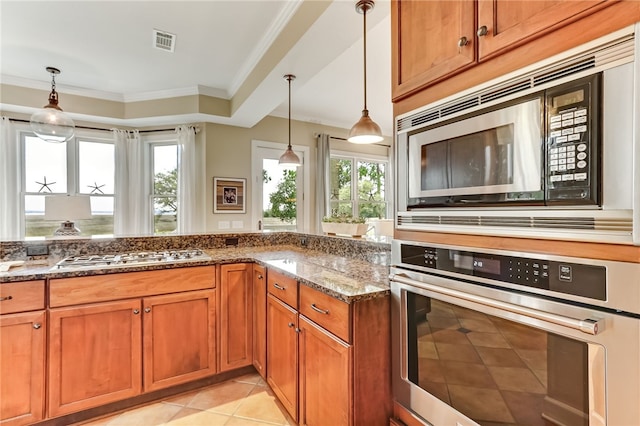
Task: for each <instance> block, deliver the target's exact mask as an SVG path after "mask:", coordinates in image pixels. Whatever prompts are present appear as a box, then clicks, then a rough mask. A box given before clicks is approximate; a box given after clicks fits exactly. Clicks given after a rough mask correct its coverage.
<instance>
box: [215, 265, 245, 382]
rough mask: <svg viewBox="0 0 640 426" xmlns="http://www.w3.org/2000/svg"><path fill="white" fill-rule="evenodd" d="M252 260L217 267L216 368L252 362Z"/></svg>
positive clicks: (226, 367)
mask: <svg viewBox="0 0 640 426" xmlns="http://www.w3.org/2000/svg"><path fill="white" fill-rule="evenodd" d="M251 266H252V264H250V263H238V264H232V265H222V266H221V267H220V295H219V296H220V305H219V308H218V321H219V324H220V333H219V336H220V340H219V344H220V346H219V347H220V358H219V362H220V372H222V371H227V370H233V369H234V368H239V367H244V366H246V365H251V363H252V362H253V351H252V346H253V341H252V329H253V324H252V317H253V315H252V311H253V310H252V306H253V282H252V272H253V269H252V267H251Z"/></svg>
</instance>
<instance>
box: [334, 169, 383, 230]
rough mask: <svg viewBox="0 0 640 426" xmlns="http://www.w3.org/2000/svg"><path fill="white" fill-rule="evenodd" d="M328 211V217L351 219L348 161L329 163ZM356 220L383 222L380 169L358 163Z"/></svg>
mask: <svg viewBox="0 0 640 426" xmlns="http://www.w3.org/2000/svg"><path fill="white" fill-rule="evenodd" d="M331 167H332V184H331V187H332V189H331V191H332V192H331V211H332V216H339V217H344V216H351V215H353V213H354V206H353V202H352V200H351V174H352V173H351V172H352V170H351V167H352V161H351V160H348V159H337V158H335V159H332V160H331ZM356 173H357V177H358V216H359V217H362V218H385V217H386V216H387V214H386V208H387V206H386V203H385V200H384V174H385V170H384V165H383V164H381V163H376V162H358V167H357V170H356Z"/></svg>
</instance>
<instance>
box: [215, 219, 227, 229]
mask: <svg viewBox="0 0 640 426" xmlns="http://www.w3.org/2000/svg"><path fill="white" fill-rule="evenodd" d="M229 228H230V224H229V221H228V220H219V221H218V229H229Z"/></svg>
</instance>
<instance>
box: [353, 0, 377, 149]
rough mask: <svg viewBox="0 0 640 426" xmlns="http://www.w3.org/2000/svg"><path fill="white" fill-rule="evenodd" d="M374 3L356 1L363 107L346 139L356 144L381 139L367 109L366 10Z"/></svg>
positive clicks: (374, 141) (365, 0) (371, 0)
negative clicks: (360, 33) (359, 21)
mask: <svg viewBox="0 0 640 426" xmlns="http://www.w3.org/2000/svg"><path fill="white" fill-rule="evenodd" d="M374 4H375V3H374V2H373V0H360V1H358V2H357V3H356V11H357V12H358V13H361V14H362V16H363V21H364V26H363V28H364V31H363V40H364V79H363V81H364V108H363V109H362V117H361V118H360V120H358V122H357V123H356V124H354V125H353V127H352V128H351V130H350V131H349V137H348V138H347V140H348V141H349V142H351V143H358V144H367V143H376V142H380V141H382V139H383V137H382V131H380V126H378V125H377V124H376V123H375V122H374V121H373V120H372V119H371V117H369V110H368V109H367V12H369V11H370V10H371V9H373V6H374Z"/></svg>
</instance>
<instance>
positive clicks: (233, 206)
mask: <svg viewBox="0 0 640 426" xmlns="http://www.w3.org/2000/svg"><path fill="white" fill-rule="evenodd" d="M246 186H247V180H246V179H244V178H225V177H214V178H213V212H214V213H245V204H246V192H245V191H246Z"/></svg>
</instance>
